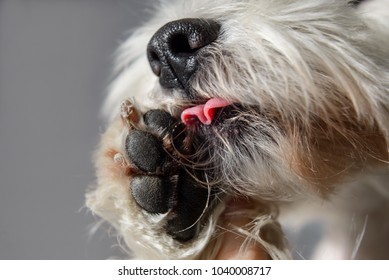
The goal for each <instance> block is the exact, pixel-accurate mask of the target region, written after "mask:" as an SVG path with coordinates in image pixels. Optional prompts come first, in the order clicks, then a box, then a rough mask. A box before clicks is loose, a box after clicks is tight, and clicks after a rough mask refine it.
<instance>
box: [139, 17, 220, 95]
mask: <svg viewBox="0 0 389 280" xmlns="http://www.w3.org/2000/svg"><path fill="white" fill-rule="evenodd" d="M219 30H220V25H219V24H218V23H217V22H215V21H213V20H207V19H192V18H186V19H180V20H177V21H172V22H169V23H167V24H165V25H164V26H162V27H161V28H160V29H159V30H158V31H157V32H156V33H155V34H154V36H153V37H152V38H151V40H150V42H149V44H148V46H147V56H148V59H149V61H150V66H151V69H152V70H153V72H154V74H155V75H157V76H158V77H159V81H160V84H161V86H163V87H164V88H179V89H186V88H187V83H188V81H189V79H190V77H191V76H192V74H193V73H194V72H195V71H196V68H197V65H198V60H197V59H198V55H199V52H200V50H201V49H202V48H203V47H205V46H206V45H208V44H210V43H212V42H213V41H214V40H215V39H216V38H217V37H218V35H219Z"/></svg>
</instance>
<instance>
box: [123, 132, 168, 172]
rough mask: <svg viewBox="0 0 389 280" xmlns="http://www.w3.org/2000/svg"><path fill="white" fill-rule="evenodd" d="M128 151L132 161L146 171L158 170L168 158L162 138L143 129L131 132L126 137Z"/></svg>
mask: <svg viewBox="0 0 389 280" xmlns="http://www.w3.org/2000/svg"><path fill="white" fill-rule="evenodd" d="M126 152H127V156H128V158H129V159H130V161H131V162H132V163H133V164H135V165H136V167H138V168H139V169H140V170H142V171H146V172H157V170H158V169H159V167H161V166H162V164H163V162H164V160H165V159H166V154H165V151H164V149H163V146H162V142H161V140H160V139H158V138H157V137H156V136H154V135H153V134H150V133H148V132H146V131H142V130H131V131H130V132H129V134H128V136H127V139H126Z"/></svg>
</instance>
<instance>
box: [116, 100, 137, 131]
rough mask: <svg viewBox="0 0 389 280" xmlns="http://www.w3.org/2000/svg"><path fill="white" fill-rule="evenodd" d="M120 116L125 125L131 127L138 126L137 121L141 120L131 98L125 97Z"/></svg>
mask: <svg viewBox="0 0 389 280" xmlns="http://www.w3.org/2000/svg"><path fill="white" fill-rule="evenodd" d="M120 116H121V118H122V121H123V123H124V125H125V126H127V127H128V128H130V129H134V128H137V125H136V123H138V121H139V116H138V112H137V110H136V109H135V107H134V105H133V104H132V103H131V101H130V100H128V99H125V100H123V101H122V104H121V105H120Z"/></svg>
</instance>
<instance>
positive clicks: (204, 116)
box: [181, 98, 231, 125]
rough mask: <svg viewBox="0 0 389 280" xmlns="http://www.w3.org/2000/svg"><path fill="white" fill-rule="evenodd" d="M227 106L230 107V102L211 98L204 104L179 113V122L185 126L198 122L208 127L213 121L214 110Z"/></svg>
mask: <svg viewBox="0 0 389 280" xmlns="http://www.w3.org/2000/svg"><path fill="white" fill-rule="evenodd" d="M228 105H231V102H228V101H227V100H225V99H223V98H212V99H210V100H208V101H207V102H206V103H205V104H202V105H197V106H194V107H191V108H188V109H185V110H184V111H183V112H182V113H181V120H182V122H183V123H184V124H185V125H190V124H193V123H195V122H197V121H200V122H202V123H203V124H205V125H210V124H211V123H212V121H213V118H214V116H215V113H216V110H217V109H218V108H223V107H226V106H228Z"/></svg>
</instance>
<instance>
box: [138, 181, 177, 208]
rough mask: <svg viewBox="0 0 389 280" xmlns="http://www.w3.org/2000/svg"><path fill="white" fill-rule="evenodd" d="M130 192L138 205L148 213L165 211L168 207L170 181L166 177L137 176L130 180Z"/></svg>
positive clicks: (170, 191) (170, 194)
mask: <svg viewBox="0 0 389 280" xmlns="http://www.w3.org/2000/svg"><path fill="white" fill-rule="evenodd" d="M130 186H131V192H132V196H133V197H134V199H135V201H136V202H137V203H138V205H139V206H140V207H142V208H143V209H144V210H146V211H147V212H149V213H152V214H157V213H160V214H162V213H166V212H167V211H168V210H169V208H170V205H169V204H170V203H169V200H170V198H171V196H172V183H171V182H170V180H168V179H162V178H159V177H151V176H137V177H134V178H133V179H132V181H131V185H130Z"/></svg>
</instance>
